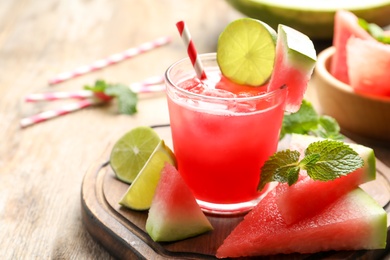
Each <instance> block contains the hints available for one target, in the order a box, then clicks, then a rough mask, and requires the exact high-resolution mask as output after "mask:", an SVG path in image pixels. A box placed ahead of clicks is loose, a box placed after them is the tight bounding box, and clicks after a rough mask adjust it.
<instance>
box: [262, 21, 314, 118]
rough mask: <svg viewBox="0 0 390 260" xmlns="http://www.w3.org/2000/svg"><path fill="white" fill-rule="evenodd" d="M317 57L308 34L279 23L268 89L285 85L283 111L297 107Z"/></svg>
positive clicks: (291, 110) (299, 104) (293, 110)
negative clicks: (285, 95)
mask: <svg viewBox="0 0 390 260" xmlns="http://www.w3.org/2000/svg"><path fill="white" fill-rule="evenodd" d="M316 60H317V57H316V51H315V49H314V45H313V42H312V41H311V40H310V39H309V37H307V36H306V35H304V34H303V33H301V32H298V31H296V30H295V29H292V28H290V27H288V26H285V25H279V27H278V39H277V42H276V61H275V65H274V69H273V73H272V75H271V79H270V82H269V85H268V91H270V90H275V89H278V88H280V87H281V86H283V85H286V86H287V100H286V108H285V110H286V111H288V112H297V111H298V110H299V107H300V106H301V103H302V99H303V95H304V94H305V91H306V88H307V83H308V81H309V80H310V78H311V74H312V73H313V69H314V66H315V64H316Z"/></svg>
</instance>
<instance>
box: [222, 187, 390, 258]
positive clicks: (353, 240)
mask: <svg viewBox="0 0 390 260" xmlns="http://www.w3.org/2000/svg"><path fill="white" fill-rule="evenodd" d="M277 196H278V193H277V190H275V189H274V190H272V191H271V192H270V193H268V195H267V196H266V197H265V198H264V199H263V200H262V201H261V202H260V203H259V204H258V205H257V206H256V207H255V208H254V209H253V210H252V211H251V212H249V213H248V214H247V215H246V216H245V218H244V220H243V221H242V222H241V223H240V224H238V226H237V227H236V228H235V229H234V230H233V231H232V233H230V235H229V236H228V237H227V238H226V239H225V241H224V242H223V244H222V245H221V246H220V247H219V248H218V250H217V254H216V256H217V257H218V258H225V257H240V256H259V255H274V254H289V253H294V252H298V253H303V254H306V253H314V252H319V251H328V250H360V249H378V248H385V246H386V236H387V214H386V211H384V210H383V208H381V207H380V206H379V205H378V203H377V202H376V201H375V200H374V199H372V198H371V197H370V196H369V195H368V194H367V193H365V192H364V191H363V190H361V189H360V188H357V189H355V190H353V191H351V192H350V193H348V194H347V195H345V196H343V197H341V198H340V199H339V200H337V201H336V202H335V203H333V204H331V205H329V206H328V207H327V208H326V209H325V210H324V211H323V212H322V213H321V214H318V215H315V216H313V217H311V218H307V219H304V220H302V221H300V222H297V223H295V224H293V225H287V224H286V223H285V222H284V221H283V218H282V217H281V215H280V213H279V211H278V206H277V204H276V199H277Z"/></svg>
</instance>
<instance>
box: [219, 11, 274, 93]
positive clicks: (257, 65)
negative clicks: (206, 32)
mask: <svg viewBox="0 0 390 260" xmlns="http://www.w3.org/2000/svg"><path fill="white" fill-rule="evenodd" d="M276 38H277V34H276V32H275V30H274V29H272V28H271V27H270V26H268V25H267V24H265V23H263V22H261V21H259V20H255V19H251V18H241V19H238V20H235V21H233V22H231V23H230V24H229V25H228V26H227V27H226V28H225V30H224V31H223V32H222V33H221V35H220V36H219V39H218V47H217V62H218V65H219V68H220V69H221V72H222V74H223V75H224V76H225V77H226V78H228V79H229V80H231V81H233V82H235V83H237V84H240V85H249V86H260V85H262V84H264V83H265V82H266V81H267V80H268V79H269V78H270V76H271V74H272V71H273V68H274V63H275V53H276V47H275V46H276Z"/></svg>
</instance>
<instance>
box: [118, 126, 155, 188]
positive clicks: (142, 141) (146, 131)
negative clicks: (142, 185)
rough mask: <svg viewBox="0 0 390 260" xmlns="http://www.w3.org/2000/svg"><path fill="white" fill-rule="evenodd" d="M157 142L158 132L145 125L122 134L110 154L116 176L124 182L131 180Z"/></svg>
mask: <svg viewBox="0 0 390 260" xmlns="http://www.w3.org/2000/svg"><path fill="white" fill-rule="evenodd" d="M159 142H160V137H159V136H158V134H157V133H156V132H155V131H154V130H153V129H152V128H150V127H146V126H140V127H136V128H134V129H132V130H131V131H130V132H128V133H126V134H125V135H124V136H122V137H121V138H120V139H119V140H118V141H117V142H116V143H115V145H114V147H113V148H112V151H111V155H110V165H111V167H112V169H113V170H114V173H115V175H116V177H117V178H118V179H119V180H121V181H123V182H126V183H131V182H133V181H134V179H135V178H136V176H137V175H138V173H139V172H140V171H141V169H142V167H143V166H144V165H145V163H146V161H147V160H148V159H149V157H150V155H151V154H152V153H153V151H154V149H155V148H156V146H157V145H158V144H159Z"/></svg>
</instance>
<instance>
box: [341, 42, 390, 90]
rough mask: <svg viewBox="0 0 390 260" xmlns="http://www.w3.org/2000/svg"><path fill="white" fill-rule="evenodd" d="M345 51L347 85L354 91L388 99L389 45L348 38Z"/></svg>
mask: <svg viewBox="0 0 390 260" xmlns="http://www.w3.org/2000/svg"><path fill="white" fill-rule="evenodd" d="M346 50H347V67H348V74H349V83H350V85H351V86H352V87H353V88H354V90H355V91H356V92H359V93H364V94H370V95H376V96H387V97H390V45H389V44H383V43H380V42H378V41H366V40H361V39H359V38H350V39H349V40H348V42H347V47H346Z"/></svg>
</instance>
